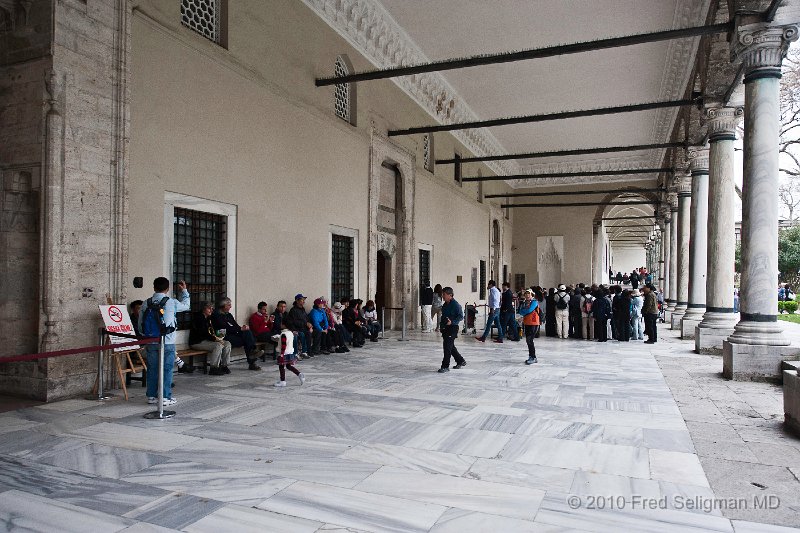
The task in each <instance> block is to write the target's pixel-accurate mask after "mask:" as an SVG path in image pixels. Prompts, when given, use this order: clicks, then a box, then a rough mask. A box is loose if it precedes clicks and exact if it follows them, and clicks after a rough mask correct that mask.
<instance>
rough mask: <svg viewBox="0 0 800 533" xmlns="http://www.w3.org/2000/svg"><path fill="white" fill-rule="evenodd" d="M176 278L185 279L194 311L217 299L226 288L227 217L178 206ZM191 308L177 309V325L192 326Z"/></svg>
mask: <svg viewBox="0 0 800 533" xmlns="http://www.w3.org/2000/svg"><path fill="white" fill-rule="evenodd" d="M173 225H174V231H175V233H174V235H175V241H174V245H173V246H174V248H173V261H172V264H173V273H172V274H173V279H174V280H176V281H178V280H181V279H184V280H186V283H187V284H188V285H189V286H190V288H191V292H192V312H194V311H200V305H201V302H204V301H207V302H216V301H217V300H219V299H220V298H222V297H224V296H225V293H226V291H227V281H226V257H227V227H226V226H227V217H225V216H223V215H214V214H211V213H204V212H201V211H193V210H191V209H184V208H181V207H175V215H174V218H173ZM190 325H191V312H185V313H178V329H189V327H190Z"/></svg>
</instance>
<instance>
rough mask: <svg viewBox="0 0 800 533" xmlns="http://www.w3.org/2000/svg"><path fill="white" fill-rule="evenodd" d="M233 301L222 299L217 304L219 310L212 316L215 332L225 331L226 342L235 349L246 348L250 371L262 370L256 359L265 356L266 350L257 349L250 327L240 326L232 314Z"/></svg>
mask: <svg viewBox="0 0 800 533" xmlns="http://www.w3.org/2000/svg"><path fill="white" fill-rule="evenodd" d="M231 307H233V306H232V305H231V299H230V298H222V299H220V300H219V301H218V302H217V310H216V311H214V314H212V315H211V323H212V324H213V325H214V330H215V331H220V330H223V329H224V330H225V340H226V341H228V342H230V343H231V346H233V347H234V348H239V347H240V346H244V353H245V355H247V362H248V363H249V366H248V369H249V370H261V367H260V366H258V365H257V364H256V359H258V358H259V357H261V356H262V355H263V354H264V350H257V349H256V339H255V337H253V332H252V331H250V326H240V325H239V324H237V323H236V319H235V318H233V315H232V314H231Z"/></svg>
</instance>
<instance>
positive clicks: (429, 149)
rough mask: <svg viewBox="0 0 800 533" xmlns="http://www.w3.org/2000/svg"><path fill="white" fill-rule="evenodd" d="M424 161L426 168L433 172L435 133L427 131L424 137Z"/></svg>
mask: <svg viewBox="0 0 800 533" xmlns="http://www.w3.org/2000/svg"><path fill="white" fill-rule="evenodd" d="M422 161H423V166H424V167H425V170H427V171H428V172H431V173H433V164H434V161H435V159H434V152H433V133H426V134H425V136H424V137H422Z"/></svg>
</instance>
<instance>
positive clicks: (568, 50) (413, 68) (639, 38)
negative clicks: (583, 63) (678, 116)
mask: <svg viewBox="0 0 800 533" xmlns="http://www.w3.org/2000/svg"><path fill="white" fill-rule="evenodd" d="M731 27H732V26H731V24H729V23H723V24H712V25H709V26H695V27H691V28H681V29H677V30H662V31H656V32H650V33H639V34H635V35H627V36H625V37H610V38H606V39H597V40H594V41H583V42H577V43H572V44H560V45H555V46H546V47H544V48H532V49H529V50H521V51H518V52H500V53H494V54H484V55H479V56H472V57H464V58H452V59H443V60H439V61H431V62H428V63H420V64H418V65H408V66H399V67H389V68H384V69H375V70H368V71H364V72H357V73H355V74H348V75H346V76H333V77H327V78H317V79H316V80H315V81H314V84H315V85H316V86H317V87H324V86H327V85H338V84H342V83H355V82H360V81H371V80H383V79H387V78H396V77H398V76H410V75H413V74H424V73H426V72H442V71H445V70H454V69H462V68H469V67H478V66H483V65H497V64H500V63H512V62H515V61H527V60H531V59H542V58H545V57H555V56H562V55H568V54H577V53H581V52H590V51H592V50H606V49H609V48H619V47H622V46H632V45H637V44H645V43H655V42H660V41H671V40H674V39H686V38H690V37H699V36H702V35H713V34H716V33H723V32H729V31H730V30H731Z"/></svg>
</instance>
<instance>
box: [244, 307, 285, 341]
mask: <svg viewBox="0 0 800 533" xmlns="http://www.w3.org/2000/svg"><path fill="white" fill-rule="evenodd" d="M274 319H275V317H274V315H271V314H269V312H268V311H267V302H258V310H257V311H256V312H255V313H253V314H252V315H250V320H248V321H247V323H248V324H250V331H252V332H253V336H254V337H255V338H256V341H257V342H266V343H269V344H270V348H271V349H272V352H273V353H274V352H275V347H276V346H277V345H278V341H276V340H274V339H273V338H272V336H273V335H274V333H272V321H273V320H274Z"/></svg>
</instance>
